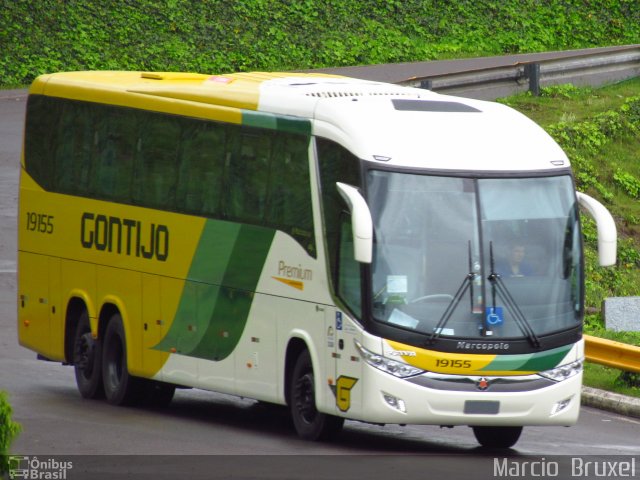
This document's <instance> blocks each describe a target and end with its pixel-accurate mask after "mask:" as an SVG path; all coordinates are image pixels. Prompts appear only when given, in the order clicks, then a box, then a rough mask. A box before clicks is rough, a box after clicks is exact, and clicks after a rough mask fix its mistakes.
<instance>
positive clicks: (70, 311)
mask: <svg viewBox="0 0 640 480" xmlns="http://www.w3.org/2000/svg"><path fill="white" fill-rule="evenodd" d="M84 311H86V312H87V315H88V316H89V323H90V324H91V332H92V333H93V336H94V337H95V336H96V335H97V324H96V322H95V318H96V315H95V307H94V304H93V302H92V301H91V298H90V297H89V295H88V294H87V293H86V292H84V291H81V290H74V291H72V292H71V293H70V295H69V298H68V300H67V306H66V310H65V317H64V319H65V320H64V357H65V361H66V362H67V363H73V340H74V337H75V334H76V327H77V326H78V321H79V319H80V315H82V312H84Z"/></svg>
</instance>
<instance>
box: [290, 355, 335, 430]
mask: <svg viewBox="0 0 640 480" xmlns="http://www.w3.org/2000/svg"><path fill="white" fill-rule="evenodd" d="M289 398H290V403H291V404H290V410H291V419H292V420H293V426H294V428H295V429H296V432H297V433H298V436H299V437H300V438H303V439H305V440H313V441H315V440H329V439H331V438H333V437H334V436H335V435H337V434H338V433H339V432H340V430H341V429H342V425H343V424H344V419H343V418H341V417H336V416H333V415H328V414H326V413H320V412H319V411H318V410H317V409H316V400H315V387H314V375H313V365H312V363H311V356H310V355H309V351H308V350H304V351H303V352H302V353H301V354H300V356H299V357H298V359H297V360H296V364H295V367H294V368H293V373H292V375H291V384H290V395H289Z"/></svg>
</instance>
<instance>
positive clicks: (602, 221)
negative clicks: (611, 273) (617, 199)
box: [576, 192, 617, 267]
mask: <svg viewBox="0 0 640 480" xmlns="http://www.w3.org/2000/svg"><path fill="white" fill-rule="evenodd" d="M576 195H577V196H578V202H579V203H580V205H582V206H583V207H584V208H585V209H586V210H587V212H589V215H591V217H592V218H593V219H594V220H595V221H596V225H597V227H598V262H599V263H600V266H602V267H608V266H610V265H615V264H616V248H617V232H616V224H615V222H614V221H613V217H612V216H611V214H610V213H609V210H607V209H606V207H605V206H604V205H602V204H601V203H600V202H599V201H597V200H596V199H595V198H592V197H590V196H589V195H586V194H584V193H582V192H576Z"/></svg>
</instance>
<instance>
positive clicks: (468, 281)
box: [427, 240, 478, 345]
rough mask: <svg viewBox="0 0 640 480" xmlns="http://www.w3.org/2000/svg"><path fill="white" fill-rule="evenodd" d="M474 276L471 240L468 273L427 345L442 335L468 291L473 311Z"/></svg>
mask: <svg viewBox="0 0 640 480" xmlns="http://www.w3.org/2000/svg"><path fill="white" fill-rule="evenodd" d="M476 275H478V274H477V273H474V272H473V265H472V263H471V240H469V273H467V275H466V276H465V277H464V280H462V283H461V284H460V287H458V291H457V292H456V294H455V295H454V296H453V298H452V299H451V301H450V302H449V305H447V309H446V310H445V311H444V313H443V314H442V317H440V320H438V323H437V325H436V326H435V328H434V329H433V332H431V334H430V335H429V340H428V341H427V343H428V344H429V345H433V344H434V343H435V341H436V340H437V339H438V337H439V336H440V334H441V333H442V330H443V329H444V327H445V325H446V324H447V322H448V321H449V319H450V318H451V315H453V312H454V310H455V309H456V307H457V306H458V304H459V303H460V300H462V297H463V296H464V294H465V292H466V291H467V290H470V292H471V295H470V297H471V310H472V311H473V280H474V279H475V278H476Z"/></svg>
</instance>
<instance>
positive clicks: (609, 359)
mask: <svg viewBox="0 0 640 480" xmlns="http://www.w3.org/2000/svg"><path fill="white" fill-rule="evenodd" d="M584 348H585V357H586V359H587V361H589V362H593V363H598V364H600V365H606V366H607V367H613V368H618V369H620V370H624V371H627V372H636V373H640V347H635V346H633V345H627V344H626V343H621V342H614V341H613V340H606V339H604V338H598V337H592V336H591V335H584Z"/></svg>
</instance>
